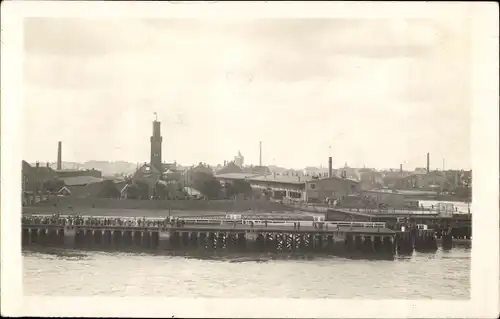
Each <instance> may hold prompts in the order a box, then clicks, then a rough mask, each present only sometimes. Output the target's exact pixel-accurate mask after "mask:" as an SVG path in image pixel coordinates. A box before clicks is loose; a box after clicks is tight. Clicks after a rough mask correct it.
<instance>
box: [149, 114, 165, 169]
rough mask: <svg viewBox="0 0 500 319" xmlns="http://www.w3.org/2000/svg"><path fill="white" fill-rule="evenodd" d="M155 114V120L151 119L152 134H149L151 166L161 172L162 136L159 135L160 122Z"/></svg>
mask: <svg viewBox="0 0 500 319" xmlns="http://www.w3.org/2000/svg"><path fill="white" fill-rule="evenodd" d="M154 114H155V120H154V121H153V135H152V136H151V162H150V164H151V166H153V167H155V168H156V169H158V170H159V171H160V172H163V165H162V161H161V142H162V141H163V138H162V136H161V122H159V121H158V117H157V115H156V112H155V113H154Z"/></svg>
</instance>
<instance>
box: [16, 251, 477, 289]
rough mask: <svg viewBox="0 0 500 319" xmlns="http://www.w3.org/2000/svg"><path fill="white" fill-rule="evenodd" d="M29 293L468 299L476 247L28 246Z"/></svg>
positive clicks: (26, 286)
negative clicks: (156, 250) (258, 252)
mask: <svg viewBox="0 0 500 319" xmlns="http://www.w3.org/2000/svg"><path fill="white" fill-rule="evenodd" d="M23 265H24V279H23V280H24V293H25V294H27V295H50V296H97V295H101V296H130V297H132V296H134V297H135V296H152V297H173V296H176V297H221V298H231V297H235V298H252V297H271V298H272V297H277V298H283V297H287V298H371V299H385V298H413V299H420V298H422V299H431V298H432V299H468V298H469V296H470V279H469V277H470V249H466V248H454V249H453V250H451V251H441V250H439V251H438V252H437V253H434V254H428V253H427V254H423V253H414V254H413V255H412V256H409V257H405V258H397V259H396V260H394V261H377V260H349V259H342V258H317V257H315V258H314V259H313V258H307V259H305V258H302V259H296V260H290V259H289V260H275V259H273V258H272V257H270V256H259V257H258V258H257V259H256V258H255V257H252V259H251V258H249V257H246V258H241V257H239V258H236V257H234V258H228V257H225V258H223V259H222V258H219V259H192V258H183V257H171V256H159V255H148V254H137V253H115V252H113V253H106V252H89V251H77V250H45V251H43V252H42V251H33V250H25V251H23Z"/></svg>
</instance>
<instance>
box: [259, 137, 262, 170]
mask: <svg viewBox="0 0 500 319" xmlns="http://www.w3.org/2000/svg"><path fill="white" fill-rule="evenodd" d="M259 166H261V167H262V141H260V143H259Z"/></svg>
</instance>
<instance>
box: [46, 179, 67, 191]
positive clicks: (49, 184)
mask: <svg viewBox="0 0 500 319" xmlns="http://www.w3.org/2000/svg"><path fill="white" fill-rule="evenodd" d="M63 186H64V181H63V180H62V179H57V178H54V179H50V180H48V181H46V182H44V183H43V189H45V190H46V191H48V192H50V193H57V192H58V191H59V190H60V189H61V188H62V187H63Z"/></svg>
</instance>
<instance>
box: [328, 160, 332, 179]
mask: <svg viewBox="0 0 500 319" xmlns="http://www.w3.org/2000/svg"><path fill="white" fill-rule="evenodd" d="M332 176H333V170H332V157H331V156H330V157H328V178H332Z"/></svg>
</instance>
